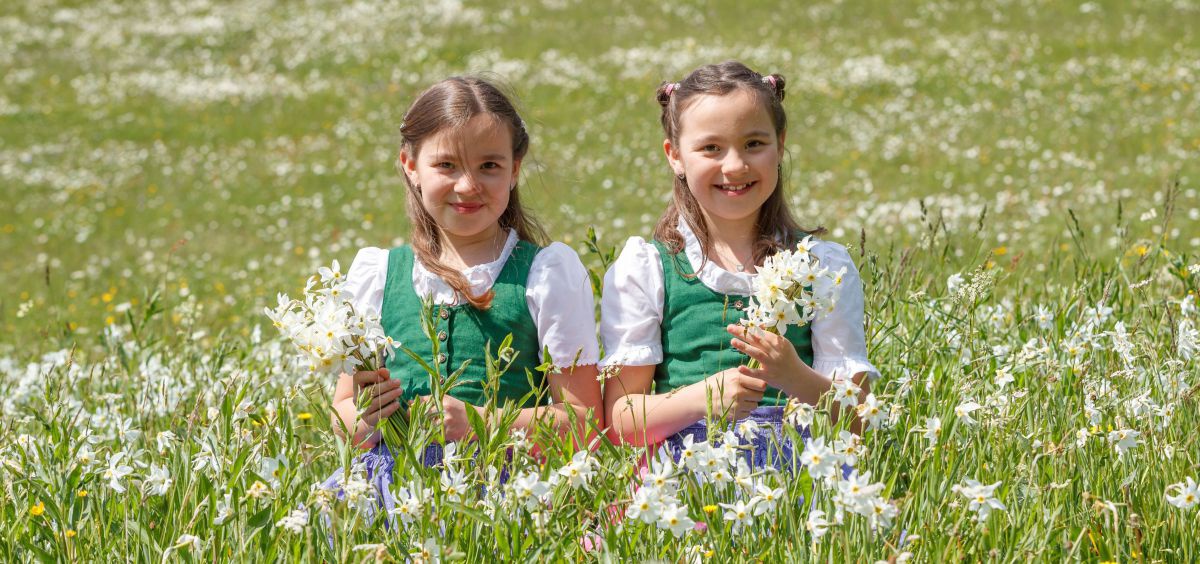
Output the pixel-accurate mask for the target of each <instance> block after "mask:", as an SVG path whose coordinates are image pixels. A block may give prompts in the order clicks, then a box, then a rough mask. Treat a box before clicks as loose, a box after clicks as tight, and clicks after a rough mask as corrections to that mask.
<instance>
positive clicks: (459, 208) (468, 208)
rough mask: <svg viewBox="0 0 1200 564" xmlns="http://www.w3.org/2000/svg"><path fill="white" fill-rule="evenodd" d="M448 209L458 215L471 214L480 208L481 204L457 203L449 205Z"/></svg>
mask: <svg viewBox="0 0 1200 564" xmlns="http://www.w3.org/2000/svg"><path fill="white" fill-rule="evenodd" d="M450 207H451V208H454V211H456V212H458V213H471V212H474V211H476V210H479V209H480V208H482V207H483V204H482V203H479V202H470V203H467V202H457V203H452V204H450Z"/></svg>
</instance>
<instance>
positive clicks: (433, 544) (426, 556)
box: [408, 538, 442, 564]
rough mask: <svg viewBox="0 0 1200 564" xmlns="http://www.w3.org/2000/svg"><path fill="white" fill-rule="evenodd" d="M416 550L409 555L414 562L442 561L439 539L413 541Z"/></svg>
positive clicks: (415, 563)
mask: <svg viewBox="0 0 1200 564" xmlns="http://www.w3.org/2000/svg"><path fill="white" fill-rule="evenodd" d="M413 548H414V549H416V550H415V552H410V553H409V554H408V557H409V558H410V559H411V560H412V561H413V563H414V564H435V563H437V562H441V561H442V547H441V546H439V545H438V542H437V539H432V538H430V539H425V542H421V543H418V542H416V541H413Z"/></svg>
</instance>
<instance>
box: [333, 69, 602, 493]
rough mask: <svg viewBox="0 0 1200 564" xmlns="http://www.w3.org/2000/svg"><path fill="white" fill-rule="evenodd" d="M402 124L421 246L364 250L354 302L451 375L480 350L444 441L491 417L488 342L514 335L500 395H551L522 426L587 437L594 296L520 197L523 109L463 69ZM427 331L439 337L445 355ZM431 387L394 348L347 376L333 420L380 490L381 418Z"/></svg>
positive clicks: (595, 396) (446, 406)
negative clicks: (360, 401) (545, 367)
mask: <svg viewBox="0 0 1200 564" xmlns="http://www.w3.org/2000/svg"><path fill="white" fill-rule="evenodd" d="M400 134H401V136H402V138H403V140H402V143H401V145H400V153H399V157H398V160H397V166H398V168H399V169H400V170H401V172H402V173H403V177H404V181H405V183H406V184H407V186H408V191H407V193H408V217H409V220H410V222H411V224H412V244H411V245H404V246H401V247H397V248H394V249H390V250H388V249H378V248H366V249H362V250H361V251H359V253H358V255H357V256H356V257H355V259H354V263H353V264H352V265H351V267H350V271H349V272H348V273H347V283H346V288H347V290H348V291H349V293H350V294H351V295H352V300H353V303H354V304H355V305H356V307H358V308H359V309H360V310H364V311H373V312H379V313H380V315H381V316H382V320H383V327H384V330H385V331H386V332H387V334H388V335H389V336H391V337H393V338H394V339H395V340H396V341H398V342H400V343H402V344H403V345H404V346H406V347H408V348H409V349H412V350H414V351H415V352H417V353H418V354H420V355H421V356H422V357H423V358H425V359H426V360H427V361H428V362H430V363H431V364H432V363H435V362H436V363H437V364H438V365H440V368H441V373H442V374H450V373H453V372H454V371H455V370H457V369H458V368H459V366H461V365H462V363H463V361H465V360H468V359H469V360H471V362H470V364H469V365H468V366H467V368H466V370H465V372H464V373H463V374H462V376H461V377H460V379H459V382H460V385H458V386H456V387H454V388H453V389H451V390H450V391H449V392H448V393H447V394H446V395H445V397H444V399H443V400H442V406H441V407H442V409H441V413H442V414H443V421H442V424H443V426H444V431H445V437H446V439H447V440H449V441H456V440H459V439H462V438H463V437H464V436H465V435H466V434H467V432H468V430H469V429H470V425H469V422H468V419H467V415H466V413H467V411H468V410H472V409H473V410H476V411H478V412H479V413H480V415H481V416H484V417H486V412H485V411H484V410H483V408H482V406H483V405H485V404H486V403H487V401H488V395H489V393H485V389H484V388H485V386H484V384H485V380H486V369H485V362H484V359H485V356H484V354H485V352H484V351H485V348H486V347H488V346H491V347H497V346H499V343H500V342H501V341H502V340H503V339H504V338H505V336H506V335H508V334H509V333H511V334H512V336H513V341H512V347H513V349H515V350H516V351H517V352H518V354H517V357H516V359H515V361H514V362H513V363H512V365H511V366H510V367H509V369H508V371H507V372H506V373H504V374H503V375H502V376H501V377H500V381H499V386H498V389H497V390H496V391H495V396H496V397H495V400H496V404H497V405H503V404H504V403H505V402H506V401H512V402H521V401H522V399H523V398H526V396H527V394H528V393H529V392H530V391H535V392H537V391H542V390H544V389H545V388H548V391H549V395H550V397H552V398H553V403H552V404H551V405H540V406H539V405H536V404H537V402H536V400H535V399H526V400H524V403H523V404H520V405H519V407H521V408H522V409H521V411H520V413H519V414H518V417H517V420H516V423H515V425H516V426H517V427H520V428H525V427H529V426H530V425H532V423H533V422H534V421H535V420H537V419H546V418H549V419H550V420H551V421H553V422H554V423H555V424H556V425H557V426H558V427H559V429H560V431H561V432H563V433H564V434H565V433H569V432H571V429H570V422H571V421H573V420H574V421H577V422H578V424H579V427H578V429H576V431H578V432H579V433H580V436H584V435H586V434H587V432H588V428H589V427H591V426H592V425H599V424H600V420H599V417H600V415H599V414H600V402H601V397H600V387H599V382H598V381H597V379H596V374H597V372H596V363H597V361H598V360H599V349H598V347H597V344H596V338H595V327H596V325H595V317H594V311H595V310H594V304H595V302H594V300H593V295H592V290H591V284H590V281H589V277H588V274H587V271H586V270H585V269H584V267H583V264H582V263H581V262H580V260H579V257H578V256H577V255H576V254H575V252H574V251H573V250H572V249H571V248H570V247H568V246H566V245H564V244H562V243H552V244H550V245H549V246H543V241H544V240H545V234H544V233H543V231H542V229H541V227H540V226H539V225H538V224H537V222H535V221H534V220H533V218H532V217H530V216H529V215H528V214H527V213H526V212H525V210H524V209H523V208H522V207H521V202H520V198H519V194H520V190H519V188H518V187H517V180H518V175H519V172H520V169H521V160H522V158H524V156H525V154H526V151H527V150H528V147H529V134H528V133H527V132H526V130H525V123H524V121H522V120H521V118H520V116H518V115H517V111H516V109H515V108H514V107H513V104H512V103H511V102H510V101H509V100H508V98H506V97H505V96H504V94H502V93H501V92H500V91H499V90H498V89H497V88H496V87H495V86H493V85H492V84H489V83H488V82H486V81H483V80H481V79H478V78H463V77H455V78H449V79H446V80H443V81H441V82H439V83H437V84H435V85H433V86H432V87H430V88H429V89H428V90H426V91H425V92H423V93H421V95H420V96H418V97H417V99H416V101H415V102H413V105H412V107H411V108H409V110H408V112H407V113H406V114H405V116H404V122H403V123H402V124H401V126H400ZM425 297H432V299H433V303H434V321H435V323H436V325H437V327H436V334H434V335H432V336H426V335H425V333H424V332H423V330H422V328H421V324H420V321H419V320H420V315H421V312H422V299H423V298H425ZM431 338H435V339H437V340H438V341H439V343H438V345H439V347H438V348H439V350H440V352H439V354H438V355H437V356H436V357H433V352H432V351H433V346H432V343H431V342H430V339H431ZM492 353H493V354H495V353H496V351H495V350H492ZM546 353H548V354H549V356H548V357H547V356H544V355H545V354H546ZM550 360H552V361H553V362H555V363H558V364H559V365H560V366H559V368H558V369H557V370H551V371H550V372H549V373H548V374H547V375H546V376H545V377H544V380H543V379H542V378H543V376H542V373H541V372H539V371H538V370H537V368H536V367H537V366H538V365H539V364H541V362H539V361H550ZM564 363H570V365H569V366H562V365H563V364H564ZM527 371H528V373H529V374H533V375H534V377H535V378H536V379H538V381H537V382H536V383H535V384H536V389H532V390H531V388H530V381H529V378H528V377H527ZM363 389H368V390H370V392H371V394H372V395H373V396H374V398H373V400H372V401H371V403H370V404H369V405H368V407H367V408H366V409H365V411H363V412H362V413H361V414H358V413H357V407H356V405H355V398H356V397H357V396H358V392H359V391H360V390H363ZM430 393H431V391H430V382H429V375H428V373H427V372H426V371H425V370H424V369H423V368H422V367H421V366H420V365H419V364H418V363H416V362H414V361H413V360H412V359H411V358H409V357H408V356H407V355H405V354H402V353H401V354H397V355H395V356H393V357H392V358H391V359H389V360H388V362H387V368H386V369H381V370H378V371H370V372H368V371H362V372H357V373H355V374H353V375H350V374H343V375H341V377H340V378H339V379H338V383H337V387H336V389H335V391H334V398H333V400H334V401H333V404H334V408H335V410H336V413H334V417H335V419H334V420H333V426H334V429H335V430H337V432H338V433H339V435H341V434H342V433H343V429H351V430H353V432H352V435H353V436H352V437H351V442H352V444H355V445H360V446H361V447H362V448H369V449H371V451H370V452H369V453H367V454H365V455H364V456H363V458H364V462H365V465H366V467H367V471H368V474H369V475H370V476H371V478H372V482H373V483H374V485H375V486H376V487H378V488H380V491H381V492H387V491H388V489H387V486H388V484H389V482H390V479H391V468H392V465H393V464H394V461H393V458H392V455H391V453H390V452H389V451H388V450H387V448H386V447H385V446H384V445H383V443H382V441H380V440H379V436H378V433H376V431H375V425H376V424H377V423H378V422H379V421H381V420H383V419H384V418H386V417H387V416H389V415H391V414H392V413H394V412H395V411H396V410H397V409H399V408H400V407H401V405H402V403H405V404H406V403H407V402H409V401H412V400H414V399H427V397H428V396H429V395H430ZM539 397H544V394H539ZM568 411H574V412H575V415H576V417H571V416H570V414H568ZM589 420H590V421H589ZM441 454H442V451H441V448H440V446H439V445H433V446H432V447H431V448H429V449H427V450H426V452H425V455H424V463H425V464H427V465H434V464H437V463H438V462H440V460H441ZM390 498H391V496H390V495H387V494H386V493H385V494H384V495H383V500H382V501H384V505H385V508H386V509H391V507H387V505H388V503H387V502H388V500H389V499H390Z"/></svg>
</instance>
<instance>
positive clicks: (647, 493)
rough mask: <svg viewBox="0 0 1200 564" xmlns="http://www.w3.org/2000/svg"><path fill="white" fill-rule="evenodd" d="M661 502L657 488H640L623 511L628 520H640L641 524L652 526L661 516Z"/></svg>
mask: <svg viewBox="0 0 1200 564" xmlns="http://www.w3.org/2000/svg"><path fill="white" fill-rule="evenodd" d="M662 510H663V500H662V496H661V495H660V492H659V491H658V489H657V488H654V487H648V486H642V487H641V488H638V490H637V491H636V492H634V493H633V500H632V501H630V502H629V507H628V508H627V509H626V510H625V515H626V516H627V517H629V518H630V519H640V520H641V521H642V522H643V523H646V524H652V523H655V522H656V521H658V517H659V516H660V515H661V514H662Z"/></svg>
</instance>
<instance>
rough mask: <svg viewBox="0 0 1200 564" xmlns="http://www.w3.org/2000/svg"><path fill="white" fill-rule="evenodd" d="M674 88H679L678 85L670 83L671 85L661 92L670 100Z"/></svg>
mask: <svg viewBox="0 0 1200 564" xmlns="http://www.w3.org/2000/svg"><path fill="white" fill-rule="evenodd" d="M676 88H679V83H678V82H672V83H670V84H668V85H667V87H666V88H665V89H664V90H663V91H664V92H666V93H667V97H668V98H670V97H671V95H672V94H674V93H675V89H676Z"/></svg>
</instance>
